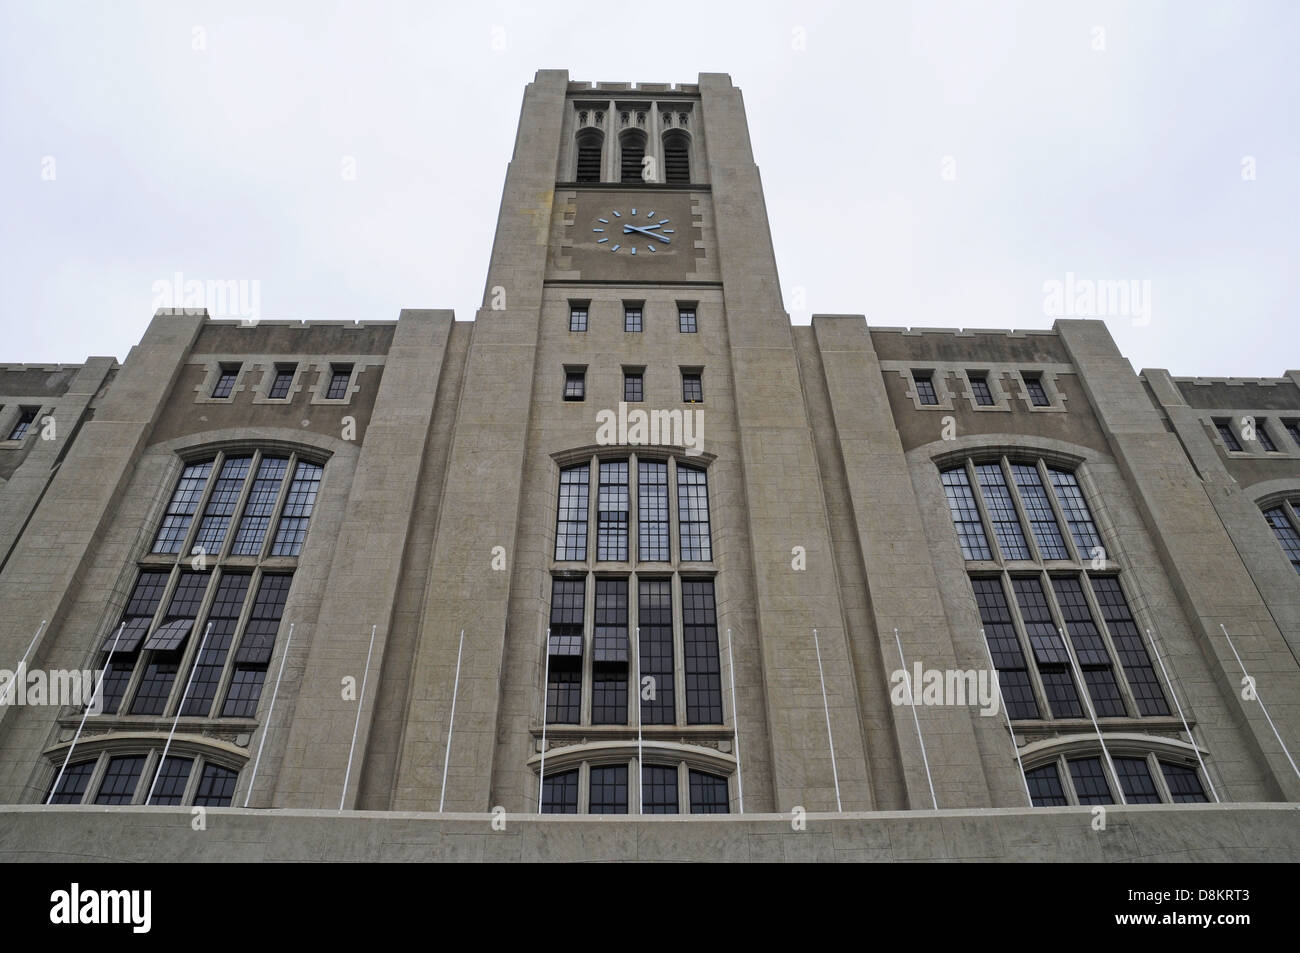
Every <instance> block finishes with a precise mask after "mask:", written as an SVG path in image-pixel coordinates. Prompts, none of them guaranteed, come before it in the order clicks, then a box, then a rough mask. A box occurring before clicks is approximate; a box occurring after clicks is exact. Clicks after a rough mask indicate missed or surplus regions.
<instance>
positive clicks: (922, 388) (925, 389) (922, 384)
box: [912, 371, 939, 406]
mask: <svg viewBox="0 0 1300 953" xmlns="http://www.w3.org/2000/svg"><path fill="white" fill-rule="evenodd" d="M912 380H913V381H914V382H915V384H916V397H917V399H918V400H919V401H920V402H921V403H922V404H926V405H929V406H933V405H935V404H937V403H939V395H938V394H936V393H935V392H934V378H933V377H931V376H930V375H929V374H923V373H921V372H920V371H913V372H912Z"/></svg>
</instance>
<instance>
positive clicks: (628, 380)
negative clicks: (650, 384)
mask: <svg viewBox="0 0 1300 953" xmlns="http://www.w3.org/2000/svg"><path fill="white" fill-rule="evenodd" d="M644 384H645V378H644V376H643V374H642V372H641V371H624V372H623V399H624V400H625V401H627V402H628V403H633V402H635V401H642V400H645V386H644Z"/></svg>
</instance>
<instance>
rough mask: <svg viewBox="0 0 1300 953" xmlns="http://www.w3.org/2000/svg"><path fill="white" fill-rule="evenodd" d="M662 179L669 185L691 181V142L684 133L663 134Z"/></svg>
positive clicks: (684, 183)
mask: <svg viewBox="0 0 1300 953" xmlns="http://www.w3.org/2000/svg"><path fill="white" fill-rule="evenodd" d="M664 180H665V181H666V182H667V183H668V184H669V185H686V184H689V183H690V181H691V144H690V141H689V140H688V139H687V138H686V136H685V134H684V133H680V132H670V133H669V134H668V135H666V136H664Z"/></svg>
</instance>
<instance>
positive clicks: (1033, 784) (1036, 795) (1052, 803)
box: [1025, 764, 1070, 807]
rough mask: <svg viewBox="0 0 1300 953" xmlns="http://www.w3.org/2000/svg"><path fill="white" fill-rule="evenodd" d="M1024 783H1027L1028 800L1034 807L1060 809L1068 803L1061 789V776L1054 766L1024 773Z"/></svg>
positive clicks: (1063, 790)
mask: <svg viewBox="0 0 1300 953" xmlns="http://www.w3.org/2000/svg"><path fill="white" fill-rule="evenodd" d="M1025 781H1027V782H1028V783H1029V798H1030V800H1031V801H1032V802H1033V805H1034V807H1061V806H1063V805H1066V804H1069V803H1070V802H1069V800H1068V799H1067V798H1066V796H1065V789H1064V788H1062V787H1061V776H1060V774H1059V773H1058V772H1057V770H1056V765H1054V764H1045V765H1043V766H1042V767H1041V768H1034V770H1032V771H1026V772H1025Z"/></svg>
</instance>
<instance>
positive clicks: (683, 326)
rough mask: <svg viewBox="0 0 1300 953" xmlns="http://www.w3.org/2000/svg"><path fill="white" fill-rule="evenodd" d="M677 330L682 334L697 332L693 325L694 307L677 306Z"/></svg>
mask: <svg viewBox="0 0 1300 953" xmlns="http://www.w3.org/2000/svg"><path fill="white" fill-rule="evenodd" d="M677 330H678V331H679V332H681V333H682V334H694V333H695V332H696V331H698V330H699V328H698V326H697V325H696V323H695V305H689V306H687V305H678V306H677Z"/></svg>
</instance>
